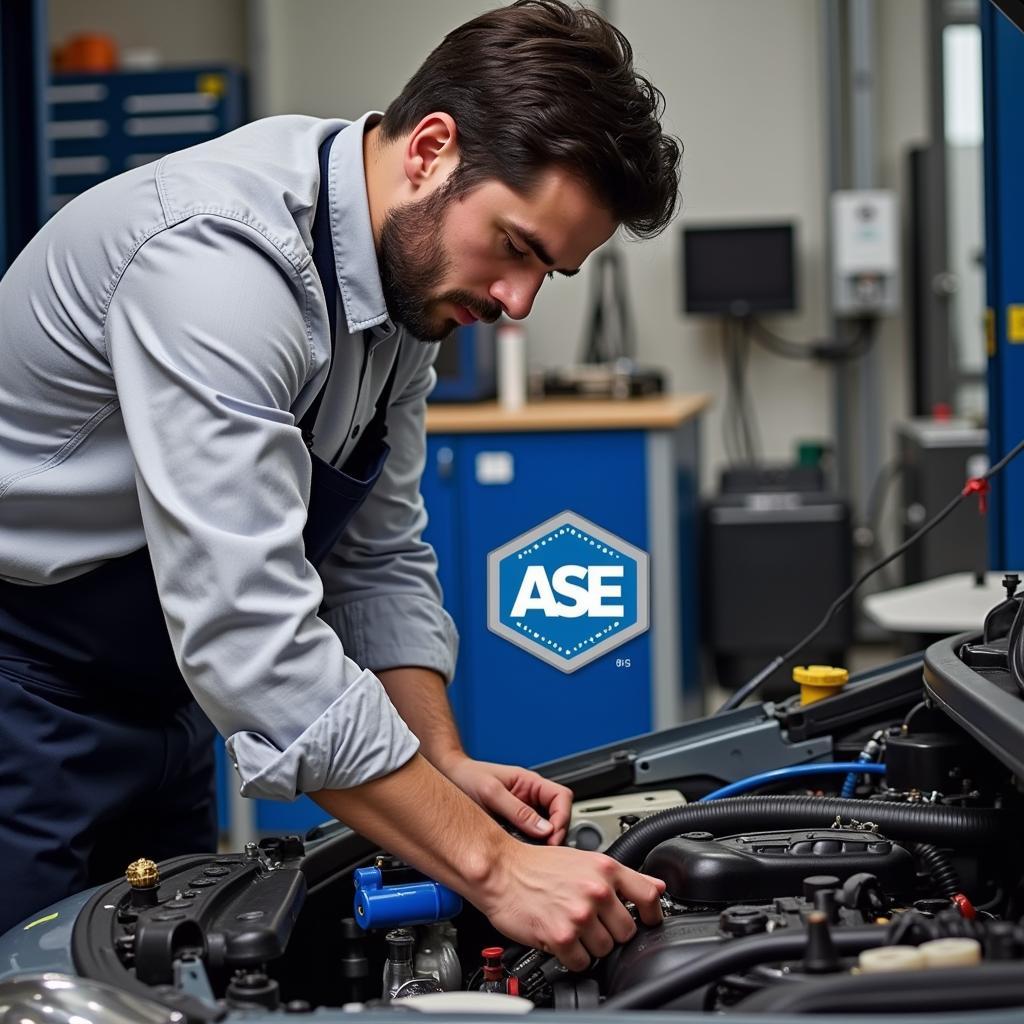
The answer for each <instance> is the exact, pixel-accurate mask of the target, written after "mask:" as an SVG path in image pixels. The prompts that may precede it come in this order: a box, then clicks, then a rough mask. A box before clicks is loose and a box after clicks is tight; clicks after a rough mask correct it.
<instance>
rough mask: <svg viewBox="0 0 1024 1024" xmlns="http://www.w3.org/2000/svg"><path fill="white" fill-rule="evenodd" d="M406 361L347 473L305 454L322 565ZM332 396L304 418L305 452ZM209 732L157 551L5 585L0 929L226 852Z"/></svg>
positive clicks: (375, 450)
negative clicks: (163, 593)
mask: <svg viewBox="0 0 1024 1024" xmlns="http://www.w3.org/2000/svg"><path fill="white" fill-rule="evenodd" d="M332 141H333V136H332V137H331V138H328V139H327V140H325V142H324V143H323V145H322V146H321V148H320V181H321V187H320V190H319V195H318V198H317V208H316V214H315V218H314V222H313V260H314V263H315V265H316V269H317V272H318V273H319V275H320V278H321V282H322V284H323V288H324V294H325V297H326V299H327V309H328V313H329V317H330V329H331V362H332V366H333V362H334V348H335V332H336V328H337V323H336V321H337V295H338V284H337V277H336V274H335V267H334V250H333V246H332V242H331V236H330V227H329V216H328V209H327V192H328V189H327V158H328V153H329V151H330V144H331V142H332ZM397 363H398V360H397V357H396V359H395V361H394V363H393V365H392V367H391V372H390V374H389V376H388V379H387V383H386V384H385V387H384V390H383V391H382V393H381V395H380V397H379V398H378V400H377V404H376V409H375V412H374V416H373V420H372V421H371V423H370V425H369V426H368V428H367V429H366V430H365V432H364V433H363V436H362V437H361V438H360V440H359V443H358V444H357V446H356V448H355V449H354V450H353V452H352V453H351V455H350V456H349V457H348V458H347V459H346V461H345V464H344V467H343V468H342V469H335V468H334V467H333V466H331V465H330V464H329V463H328V462H326V461H324V460H323V459H321V458H320V457H319V456H317V455H314V454H313V453H312V451H310V458H311V460H312V478H311V486H310V499H309V509H308V514H307V520H306V526H305V529H304V530H303V540H304V542H305V546H306V557H307V559H308V560H309V561H310V562H312V563H313V565H318V564H319V563H320V562H321V561H322V560H323V558H324V557H325V556H326V555H327V553H328V552H329V551H330V550H331V549H332V548H333V547H334V545H335V543H336V542H337V541H338V539H339V538H340V536H341V534H342V532H343V531H344V529H345V527H346V525H347V524H348V522H349V521H350V520H351V518H352V516H353V515H355V513H356V511H357V510H358V509H359V507H360V505H362V503H363V501H364V500H365V499H366V496H367V495H368V494H369V492H370V490H371V489H372V487H373V485H374V484H375V483H376V482H377V479H378V477H379V476H380V474H381V471H382V469H383V467H384V462H385V460H386V459H387V456H388V451H389V449H388V446H387V444H386V443H385V437H386V434H387V424H386V415H387V407H388V402H389V400H390V396H391V390H392V387H393V385H394V379H395V370H396V367H397ZM364 365H365V363H364ZM325 389H326V384H325ZM323 393H324V391H323V389H322V390H321V391H320V393H319V394H318V395H317V397H316V399H315V400H314V402H313V405H312V406H311V408H310V409H309V411H308V412H307V413H306V415H305V416H304V417H303V418H302V420H301V421H300V423H299V428H300V430H301V431H302V434H303V438H304V439H305V441H306V444H307V446H308V447H309V448H310V449H312V445H313V426H314V423H315V421H316V415H317V412H318V411H319V408H320V403H321V401H322V399H323ZM214 735H215V734H214V731H213V727H212V726H211V725H210V723H209V721H208V720H207V718H206V716H205V715H204V714H203V713H202V711H201V710H200V708H199V706H198V705H197V704H196V703H195V701H194V700H193V699H192V696H191V694H190V693H189V691H188V687H187V686H186V685H185V681H184V680H183V679H182V677H181V673H180V672H179V671H178V667H177V664H176V662H175V659H174V652H173V650H172V648H171V642H170V639H169V637H168V635H167V627H166V624H165V622H164V616H163V612H162V610H161V607H160V599H159V596H158V593H157V588H156V581H155V579H154V576H153V568H152V564H151V562H150V558H149V550H148V548H145V547H144V548H141V549H140V550H138V551H136V552H134V553H132V554H130V555H126V556H124V557H122V558H116V559H111V560H110V561H108V562H105V563H104V564H103V565H102V566H100V567H99V568H97V569H94V570H92V571H91V572H87V573H85V574H83V575H81V576H77V577H75V578H74V579H71V580H67V581H66V582H64V583H56V584H52V585H49V586H41V587H26V586H20V585H17V584H12V583H4V582H3V581H0V851H3V854H4V870H3V871H2V872H0V933H2V932H4V931H6V930H7V928H8V927H10V926H12V925H13V924H15V923H17V922H18V921H20V920H21V919H23V918H24V917H25V916H26V915H27V914H29V913H31V912H33V911H35V910H37V909H39V908H40V907H45V906H47V905H48V904H50V903H52V902H54V901H56V900H58V899H61V898H62V897H64V896H67V895H70V894H71V893H74V892H77V891H79V890H81V889H83V888H85V887H86V886H88V885H93V884H98V883H99V882H103V881H107V880H108V879H110V878H112V877H114V876H116V875H117V874H119V873H120V872H122V871H123V870H124V868H125V866H126V865H127V864H128V863H129V862H130V861H131V860H133V859H135V858H137V857H142V856H145V857H151V858H153V859H155V860H160V859H163V858H166V857H171V856H176V855H178V854H181V853H191V852H195V851H198V850H213V849H215V848H216V839H217V831H216V828H217V823H216V808H215V803H214V798H213V793H214V790H213V763H214V758H213V740H214Z"/></svg>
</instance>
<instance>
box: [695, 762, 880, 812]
mask: <svg viewBox="0 0 1024 1024" xmlns="http://www.w3.org/2000/svg"><path fill="white" fill-rule="evenodd" d="M847 772H856V773H857V774H858V775H884V774H885V765H884V764H861V763H860V762H858V761H833V762H831V763H825V764H797V765H793V766H792V767H790V768H776V769H774V770H773V771H770V772H761V773H760V774H759V775H751V776H750V777H749V778H746V779H740V780H739V781H738V782H730V783H729V785H728V786H723V787H722V788H721V789H716V790H715V791H714V792H713V793H708V795H707V796H702V797H701V798H700V800H698V801H697V802H698V803H704V802H705V801H707V800H721V799H722V797H726V796H736V794H737V793H746V792H748V791H749V790H751V789H757V788H758V787H760V786H767V785H768V784H769V783H771V782H784V781H785V780H787V779H799V778H801V777H802V776H804V775H845V774H846V773H847Z"/></svg>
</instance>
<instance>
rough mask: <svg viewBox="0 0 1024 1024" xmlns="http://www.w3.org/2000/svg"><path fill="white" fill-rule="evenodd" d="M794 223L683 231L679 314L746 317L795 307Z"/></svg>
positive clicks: (703, 227) (696, 227)
mask: <svg viewBox="0 0 1024 1024" xmlns="http://www.w3.org/2000/svg"><path fill="white" fill-rule="evenodd" d="M794 248H795V246H794V229H793V225H792V224H789V223H785V224H757V225H754V224H747V225H732V226H715V227H712V226H704V225H701V226H687V227H684V228H683V281H682V284H683V312H684V313H715V314H718V315H730V316H749V315H750V314H751V313H766V312H785V311H788V310H794V309H796V262H795V256H794Z"/></svg>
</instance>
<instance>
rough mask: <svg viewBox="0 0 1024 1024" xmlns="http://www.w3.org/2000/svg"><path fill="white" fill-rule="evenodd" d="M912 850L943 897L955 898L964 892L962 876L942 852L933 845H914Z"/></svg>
mask: <svg viewBox="0 0 1024 1024" xmlns="http://www.w3.org/2000/svg"><path fill="white" fill-rule="evenodd" d="M910 849H911V850H912V851H913V853H914V856H915V857H917V859H918V860H919V861H920V862H921V865H922V867H923V868H924V869H925V870H926V871H927V872H928V874H929V875H931V876H932V882H933V883H934V885H935V888H936V889H938V890H939V892H940V893H942V895H943V896H955V895H956V894H957V893H958V892H963V886H962V885H961V884H960V875H959V874H957V870H956V868H955V867H953V864H952V862H951V861H950V859H949V857H947V856H946V854H945V853H943V851H942V850H940V849H939V848H938V847H937V846H934V845H932V844H931V843H913V844H911V847H910Z"/></svg>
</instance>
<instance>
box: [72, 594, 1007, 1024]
mask: <svg viewBox="0 0 1024 1024" xmlns="http://www.w3.org/2000/svg"><path fill="white" fill-rule="evenodd" d="M1006 611H1007V610H1006V609H1004V611H1003V614H1002V618H1001V619H999V620H993V623H992V627H993V628H992V630H991V635H986V636H983V637H980V638H979V637H977V636H970V637H958V638H953V639H950V640H948V641H943V642H942V643H940V644H937V645H934V646H933V647H932V648H930V649H929V651H928V652H927V655H926V656H925V657H924V658H922V657H920V656H916V657H911V658H906V659H903V660H902V661H899V662H896V663H893V664H892V665H889V666H886V667H885V668H883V669H880V670H876V671H874V672H870V673H866V674H864V675H863V676H861V677H860V678H855V679H854V680H852V681H851V683H850V684H849V685H848V686H847V688H846V689H845V690H843V691H841V692H840V693H838V694H836V695H835V696H832V697H829V698H827V699H825V700H821V701H818V702H815V703H812V704H806V705H804V704H800V703H799V699H798V698H797V697H794V698H791V699H789V700H786V701H783V702H779V703H766V704H763V705H759V706H757V707H747V708H741V709H738V710H735V711H730V712H728V713H726V714H722V715H717V716H713V717H711V718H708V719H705V720H701V721H698V722H693V723H688V724H686V725H683V726H679V727H677V728H676V729H674V730H669V731H667V732H663V733H657V734H652V735H651V736H646V737H639V738H637V739H635V740H630V741H628V742H626V743H623V744H620V745H616V746H614V747H609V748H606V749H602V750H597V751H591V752H588V753H586V754H580V755H577V756H575V757H572V758H567V759H565V760H563V761H560V762H556V763H554V764H551V765H548V766H545V767H544V769H542V770H543V771H544V773H545V774H547V775H549V776H550V777H552V778H555V779H557V780H558V781H561V782H563V783H564V784H565V785H568V786H570V787H571V788H572V789H573V790H574V793H575V796H576V803H575V805H574V812H573V819H572V822H571V825H570V829H569V838H568V842H569V844H570V845H574V846H577V847H580V848H584V849H591V850H601V851H603V852H604V853H605V854H606V855H608V856H610V857H613V858H614V859H616V860H618V861H620V862H621V863H624V864H627V865H629V866H631V867H635V868H638V869H640V870H643V871H644V872H646V873H648V874H652V875H655V876H657V877H659V878H661V879H663V880H664V881H665V883H666V886H667V888H666V892H665V894H664V896H663V897H662V909H663V913H664V921H663V923H662V924H661V925H658V926H657V927H648V926H645V925H643V924H638V929H637V932H636V934H635V935H634V937H633V938H632V939H630V940H629V941H628V942H626V943H625V944H624V945H622V946H620V947H619V948H617V949H615V950H614V951H613V953H612V954H611V955H610V956H608V957H606V958H604V959H603V960H600V961H596V962H594V963H593V964H592V965H591V967H590V969H589V970H587V971H586V972H584V973H581V974H576V973H570V972H569V971H567V970H566V969H565V968H564V967H563V966H562V965H561V964H560V963H559V962H558V961H557V960H555V959H554V958H553V957H552V956H550V955H549V954H547V953H544V952H543V951H541V950H537V949H527V948H524V947H522V946H519V945H517V944H515V943H514V942H512V941H510V940H508V939H507V938H506V937H505V936H503V935H501V934H499V933H497V932H496V931H495V930H494V929H493V928H492V927H491V925H490V923H489V922H488V921H487V919H486V918H485V917H483V915H481V914H480V913H479V912H478V911H477V910H476V909H475V908H473V907H472V906H470V905H468V904H463V903H462V901H461V899H459V897H457V896H456V895H455V894H454V893H451V892H450V891H449V890H446V889H444V887H443V886H439V885H437V883H434V882H432V881H431V880H429V879H425V878H423V877H422V876H420V875H418V874H417V873H416V872H415V871H414V870H413V869H411V868H410V867H408V866H407V865H405V864H402V863H400V862H398V861H396V860H394V859H393V858H391V857H390V856H389V855H388V854H387V853H386V851H380V850H376V849H374V848H373V847H372V846H371V845H370V844H369V843H368V842H367V841H366V840H364V839H363V838H362V837H360V836H358V835H356V834H355V833H353V832H351V831H350V830H348V829H346V828H344V827H343V826H341V825H340V824H339V823H334V822H331V823H328V824H325V825H323V826H319V827H318V828H316V829H314V830H312V831H311V832H310V833H308V834H307V835H306V836H304V837H299V836H280V837H270V838H267V839H264V840H262V841H261V842H260V843H258V844H249V845H248V846H247V847H246V848H245V849H244V850H242V851H239V852H237V853H231V854H219V855H206V856H194V857H183V858H177V859H176V860H172V861H167V862H164V863H162V864H160V865H151V864H149V863H148V862H137V864H135V865H132V870H130V871H129V872H128V877H126V878H125V879H124V880H121V881H118V882H116V883H114V884H112V885H110V886H107V887H104V888H102V889H100V890H99V891H97V892H96V893H95V894H94V895H93V896H92V897H91V898H90V899H89V900H88V901H87V902H86V904H85V905H84V907H83V909H82V910H81V912H80V913H79V915H78V917H77V920H76V921H75V924H74V929H73V933H72V936H71V954H72V958H73V962H74V965H75V969H76V971H77V972H78V974H79V976H80V977H81V978H83V979H90V980H92V981H95V982H99V983H102V984H106V985H113V986H116V987H117V988H119V989H121V990H124V991H127V992H130V993H133V994H135V995H138V996H140V997H141V996H145V997H146V998H149V999H152V1000H155V1001H156V1002H158V1003H159V1004H161V1005H163V1006H165V1007H167V1008H170V1009H173V1011H175V1012H177V1013H180V1014H182V1015H183V1018H184V1019H186V1020H195V1021H204V1020H217V1019H220V1018H221V1017H222V1016H223V1015H224V1014H225V1012H230V1011H232V1010H239V1011H247V1010H251V1011H256V1010H260V1011H263V1012H271V1013H274V1012H287V1013H290V1014H302V1013H313V1012H315V1011H317V1012H321V1013H322V1012H324V1010H325V1009H326V1008H331V1007H337V1008H344V1010H345V1012H346V1013H352V1012H355V1013H371V1014H372V1013H374V1012H375V1011H377V1010H379V1009H380V1008H393V1007H395V1006H397V1005H398V1004H400V1003H401V1004H404V1005H406V1006H408V1007H409V1008H410V1009H414V1008H420V1009H427V1008H429V1004H430V1002H431V1001H434V1002H435V1003H437V1004H438V1006H436V1007H435V1008H451V1009H458V1008H462V1009H473V1010H476V1011H480V1012H482V1011H485V1010H494V1011H495V1012H502V1010H505V1011H507V1012H514V1010H515V1009H516V1008H518V1009H520V1010H523V1011H529V1010H532V1009H533V1008H535V1007H536V1008H543V1009H553V1010H555V1011H574V1012H580V1011H592V1012H595V1013H603V1012H612V1011H627V1010H646V1009H652V1010H656V1009H662V1010H665V1009H668V1010H674V1011H692V1012H696V1013H706V1012H725V1013H730V1012H741V1013H746V1014H749V1013H762V1012H763V1013H781V1012H789V1013H800V1012H858V1013H859V1012H882V1011H885V1012H896V1013H898V1012H903V1011H906V1012H927V1011H940V1010H952V1009H972V1010H983V1009H986V1008H997V1007H1008V1006H1024V972H1022V971H1021V966H1022V962H1021V961H1022V958H1024V928H1022V927H1021V925H1020V923H1019V922H1020V921H1021V918H1022V915H1024V872H1022V870H1021V868H1020V864H1021V859H1020V848H1019V827H1018V824H1017V823H1018V822H1019V821H1020V820H1021V810H1022V807H1021V801H1022V796H1021V778H1022V770H1024V764H1021V760H1022V759H1024V701H1022V699H1021V695H1020V688H1019V686H1018V685H1017V684H1016V683H1015V681H1014V677H1013V671H1012V666H1011V665H1010V664H1009V663H1008V661H1007V656H1006V649H1007V646H1006V644H1005V643H1003V642H1002V640H1003V638H1002V637H1001V636H999V635H998V633H999V630H1000V629H1002V628H1003V627H1005V628H1007V629H1009V627H1010V625H1011V620H1012V618H1013V617H1012V616H1009V615H1008V614H1006ZM1014 613H1015V614H1016V608H1015V609H1014ZM987 629H988V627H987ZM1000 647H1001V649H1002V652H1003V662H1002V663H1000V661H999V651H1000ZM993 652H995V653H993ZM989 719H991V720H992V721H990V720H989ZM993 722H995V723H996V725H998V728H997V727H995V726H994V725H993ZM723 782H724V783H726V784H725V785H724V786H723ZM953 968H955V970H954V969H953ZM480 1000H484V1002H482V1003H481V1002H480ZM488 1000H489V1002H488Z"/></svg>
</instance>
